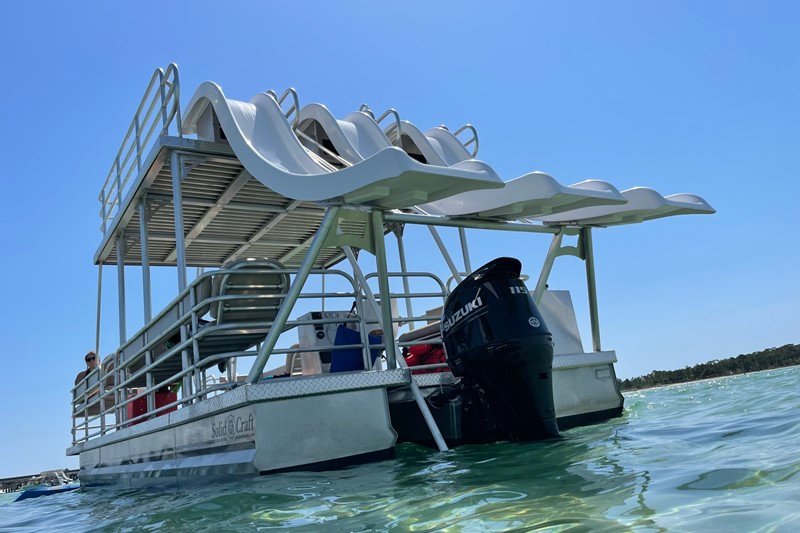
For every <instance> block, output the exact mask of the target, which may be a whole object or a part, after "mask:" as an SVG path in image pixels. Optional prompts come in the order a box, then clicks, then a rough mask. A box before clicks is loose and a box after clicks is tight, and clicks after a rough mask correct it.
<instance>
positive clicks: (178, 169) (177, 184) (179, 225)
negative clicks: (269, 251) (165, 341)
mask: <svg viewBox="0 0 800 533" xmlns="http://www.w3.org/2000/svg"><path fill="white" fill-rule="evenodd" d="M170 170H171V172H172V212H173V219H174V222H175V252H176V260H177V267H178V292H182V291H183V290H184V289H185V288H186V235H185V234H184V230H183V197H182V196H181V182H182V181H183V163H182V162H181V157H180V155H179V154H178V153H177V152H172V155H171V157H170ZM178 313H179V314H180V315H181V316H182V315H183V314H184V313H185V306H184V301H181V302H180V303H179V304H178ZM180 331H181V343H183V342H184V341H186V339H188V338H189V331H188V328H187V327H186V326H185V325H183V326H181V328H180ZM188 366H189V351H188V350H186V349H183V350H182V351H181V368H182V369H186V368H187V367H188ZM191 388H192V379H191V377H190V376H189V375H184V376H183V384H182V386H181V398H186V397H188V396H191V394H192V391H191Z"/></svg>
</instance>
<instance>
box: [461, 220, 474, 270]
mask: <svg viewBox="0 0 800 533" xmlns="http://www.w3.org/2000/svg"><path fill="white" fill-rule="evenodd" d="M458 238H459V239H460V240H461V255H462V256H464V272H466V273H467V275H469V274H472V261H470V258H469V247H468V246H467V230H466V229H464V228H458Z"/></svg>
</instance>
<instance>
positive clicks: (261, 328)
mask: <svg viewBox="0 0 800 533" xmlns="http://www.w3.org/2000/svg"><path fill="white" fill-rule="evenodd" d="M296 273H297V271H296V270H292V269H255V268H251V269H220V270H215V271H210V272H206V273H204V274H201V275H200V276H198V278H197V279H195V280H194V281H193V282H192V283H191V284H190V285H189V286H188V287H187V288H186V289H185V290H183V291H181V293H180V294H179V295H178V296H177V297H176V298H175V299H174V300H173V301H172V302H170V304H168V305H167V306H166V307H165V308H164V309H163V310H162V311H161V312H160V313H158V314H157V315H156V316H155V317H154V318H153V319H152V320H151V321H150V322H149V323H148V324H146V325H145V326H144V327H143V328H142V329H141V330H139V331H138V332H137V333H136V334H134V335H133V336H132V337H130V338H129V339H128V341H127V342H126V343H125V344H123V345H122V346H121V347H120V348H119V349H118V350H117V352H116V353H115V354H114V365H113V373H111V372H109V371H108V370H106V371H105V372H103V371H101V370H99V369H95V370H93V371H92V372H90V373H89V374H87V376H85V377H84V379H82V380H81V381H79V382H78V384H76V385H75V386H74V387H73V389H72V395H73V407H72V415H73V426H72V436H73V444H75V443H78V442H83V441H86V440H89V439H92V438H95V437H98V436H100V435H104V434H106V433H107V432H110V431H114V430H116V429H120V428H122V427H128V426H130V425H132V424H135V423H137V422H141V421H144V420H147V419H150V418H154V417H155V416H158V415H159V414H162V413H164V412H166V411H171V410H174V409H176V408H178V407H183V406H186V405H188V404H191V403H194V402H196V401H201V400H203V399H205V398H206V397H208V395H209V394H214V393H218V392H219V391H224V390H228V389H230V388H233V387H235V386H237V382H236V376H234V375H231V374H230V373H229V375H228V377H227V380H226V381H225V382H220V381H219V380H218V381H217V382H213V381H209V380H208V379H207V378H208V377H207V376H206V375H205V372H206V370H208V369H209V367H212V366H213V365H214V364H215V363H218V362H222V361H229V362H230V361H235V360H237V359H239V358H243V357H255V356H256V355H257V352H256V351H255V350H254V349H246V350H241V351H227V352H222V353H214V354H212V355H208V356H204V357H203V354H202V353H201V343H202V341H203V339H204V338H206V337H208V336H211V335H214V334H219V333H221V332H225V331H228V332H232V331H236V335H237V336H239V335H243V334H244V335H247V334H249V335H255V336H257V337H258V340H254V341H253V345H256V346H257V345H258V344H259V343H260V342H261V341H262V340H263V338H264V337H265V336H266V334H267V332H268V330H269V328H270V327H271V326H272V322H267V321H260V322H255V323H254V322H247V321H238V322H229V323H228V322H224V321H222V322H221V323H212V324H208V325H206V326H205V327H200V323H199V319H200V318H201V316H202V315H204V314H205V313H206V312H207V311H208V310H209V309H210V306H219V305H224V306H226V308H227V310H228V311H235V312H240V311H264V310H267V309H275V308H276V307H277V306H275V305H272V306H270V305H269V302H270V301H273V302H275V301H283V299H284V298H285V297H286V293H284V292H280V293H279V292H276V291H274V290H272V289H273V287H271V286H267V285H263V284H258V285H247V286H245V285H236V286H235V288H238V289H242V288H247V289H266V290H267V291H268V292H266V293H264V294H244V295H240V294H227V295H226V294H220V295H212V296H210V297H207V298H204V299H203V300H202V301H197V300H196V298H195V296H196V294H197V290H198V288H199V287H200V285H201V284H203V283H204V282H211V281H212V280H211V278H212V277H214V276H252V275H259V274H268V275H281V274H286V275H291V274H296ZM311 274H312V275H324V276H326V277H327V278H330V277H331V276H337V277H339V278H340V279H342V280H344V284H345V287H346V288H345V290H343V291H312V290H309V291H307V292H303V293H301V295H300V298H304V299H317V300H319V299H325V300H329V299H336V298H340V299H341V298H346V299H348V300H350V301H355V302H356V314H355V315H352V316H347V317H336V318H327V319H294V320H289V321H287V323H286V326H285V328H284V330H283V331H284V332H286V331H288V330H290V329H293V328H297V327H299V326H304V325H311V326H318V325H325V324H354V323H355V324H356V325H357V328H358V330H359V332H360V336H359V338H360V343H358V344H350V345H341V346H335V347H331V348H330V350H331V351H336V350H345V349H359V350H361V351H362V354H363V357H364V364H365V368H369V365H370V360H369V357H370V351H371V350H376V349H383V347H385V344H370V343H369V342H368V339H367V331H368V326H367V322H366V320H365V318H364V316H365V315H364V310H363V307H362V302H361V300H360V299H359V298H357V291H356V283H355V280H354V279H353V277H352V276H350V275H349V274H347V273H346V272H343V271H339V270H312V272H311ZM329 283H330V282H329ZM230 287H232V288H234V287H233V286H230ZM270 291H271V292H270ZM243 300H246V302H244V303H245V305H239V306H237V305H236V304H237V303H240V304H242V303H243ZM261 300H263V301H264V302H265V303H266V305H263V306H262V305H260V301H261ZM254 302H256V303H258V305H254ZM184 308H185V309H184ZM170 315H172V316H174V317H175V318H174V319H169V318H167V317H169V316H170ZM217 316H218V317H219V316H220V315H217ZM165 318H166V319H167V322H168V323H167V324H166V326H165V327H161V328H157V325H159V323H160V322H161V321H162V319H165ZM177 333H180V341H178V342H176V343H175V344H174V345H171V346H169V347H168V348H167V349H165V350H164V351H163V352H162V353H159V354H154V352H155V350H156V349H157V347H159V346H164V345H165V344H164V343H165V342H167V341H169V340H170V339H174V338H175V337H176V334H177ZM316 351H318V348H315V347H306V348H298V347H294V346H292V347H288V348H282V349H275V350H273V351H272V353H271V355H277V354H290V353H303V352H316ZM178 357H180V360H181V363H180V367H181V369H180V370H179V371H176V372H169V373H168V374H167V375H165V374H164V373H163V372H162V373H161V375H160V376H159V377H156V373H157V372H158V370H159V369H163V368H165V365H167V364H169V363H170V362H171V363H172V364H173V365H174V364H175V363H176V358H178ZM201 357H202V358H201ZM143 360H144V361H143ZM230 366H232V365H229V368H230ZM143 378H144V379H145V383H146V385H145V386H144V387H141V383H142V379H143ZM112 379H113V386H110V385H111V384H110V383H108V381H109V380H112ZM176 384H180V390H181V394H180V397H178V398H176V399H175V400H174V401H172V402H169V403H166V404H164V405H158V406H157V407H156V401H155V394H156V392H158V391H160V390H163V389H164V388H165V387H168V388H174V387H175V385H176ZM142 398H145V399H146V401H147V409H146V412H145V413H143V414H140V415H137V416H132V417H129V416H127V410H128V408H127V406H128V405H129V404H131V403H132V402H136V401H141V399H142Z"/></svg>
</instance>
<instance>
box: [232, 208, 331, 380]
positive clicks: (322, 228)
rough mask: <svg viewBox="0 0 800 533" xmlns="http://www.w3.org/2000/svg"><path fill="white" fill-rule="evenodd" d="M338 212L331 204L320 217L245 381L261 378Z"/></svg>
mask: <svg viewBox="0 0 800 533" xmlns="http://www.w3.org/2000/svg"><path fill="white" fill-rule="evenodd" d="M338 214H339V207H338V206H332V207H329V208H328V210H327V211H326V212H325V216H324V217H322V222H320V224H319V229H317V233H316V234H315V235H314V240H313V241H312V242H311V246H310V247H309V249H308V252H307V253H306V256H305V257H304V258H303V262H302V264H301V265H300V269H299V270H298V271H297V275H295V277H294V282H292V285H291V287H289V292H287V293H286V298H285V299H284V301H283V305H281V307H280V309H278V313H277V314H276V315H275V320H273V321H272V325H271V326H270V328H269V333H268V334H267V338H266V339H264V342H263V343H262V344H261V347H260V348H259V350H258V355H257V356H256V360H255V362H254V363H253V367H252V368H251V369H250V373H249V374H248V375H247V383H250V384H253V383H256V382H257V381H258V380H259V379H261V373H262V372H263V371H264V367H265V366H266V364H267V361H268V360H269V356H270V355H272V350H273V349H274V348H275V345H276V344H277V343H278V337H280V336H281V333H282V332H283V328H284V327H285V326H286V321H287V320H289V314H290V313H291V312H292V309H293V308H294V305H295V303H296V302H297V298H298V297H299V296H300V292H301V291H302V290H303V286H304V285H305V283H306V280H307V279H308V275H309V274H310V273H311V270H312V269H313V268H314V263H315V262H316V260H317V257H318V256H319V254H320V252H321V251H322V248H323V246H324V245H325V240H326V238H327V237H328V234H329V233H330V231H331V229H332V228H333V227H334V226H335V224H334V223H335V222H336V216H337V215H338Z"/></svg>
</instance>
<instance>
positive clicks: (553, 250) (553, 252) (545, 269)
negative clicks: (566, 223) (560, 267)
mask: <svg viewBox="0 0 800 533" xmlns="http://www.w3.org/2000/svg"><path fill="white" fill-rule="evenodd" d="M563 238H564V234H563V233H556V234H555V235H553V240H552V241H550V248H549V249H548V250H547V255H546V256H545V258H544V263H542V271H541V272H540V273H539V280H538V281H537V282H536V288H535V289H534V290H533V301H534V302H535V303H536V305H539V302H541V301H542V295H543V294H544V289H545V287H547V280H548V279H549V278H550V272H552V271H553V263H555V260H556V257H558V256H559V252H560V251H561V241H562V240H563Z"/></svg>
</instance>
